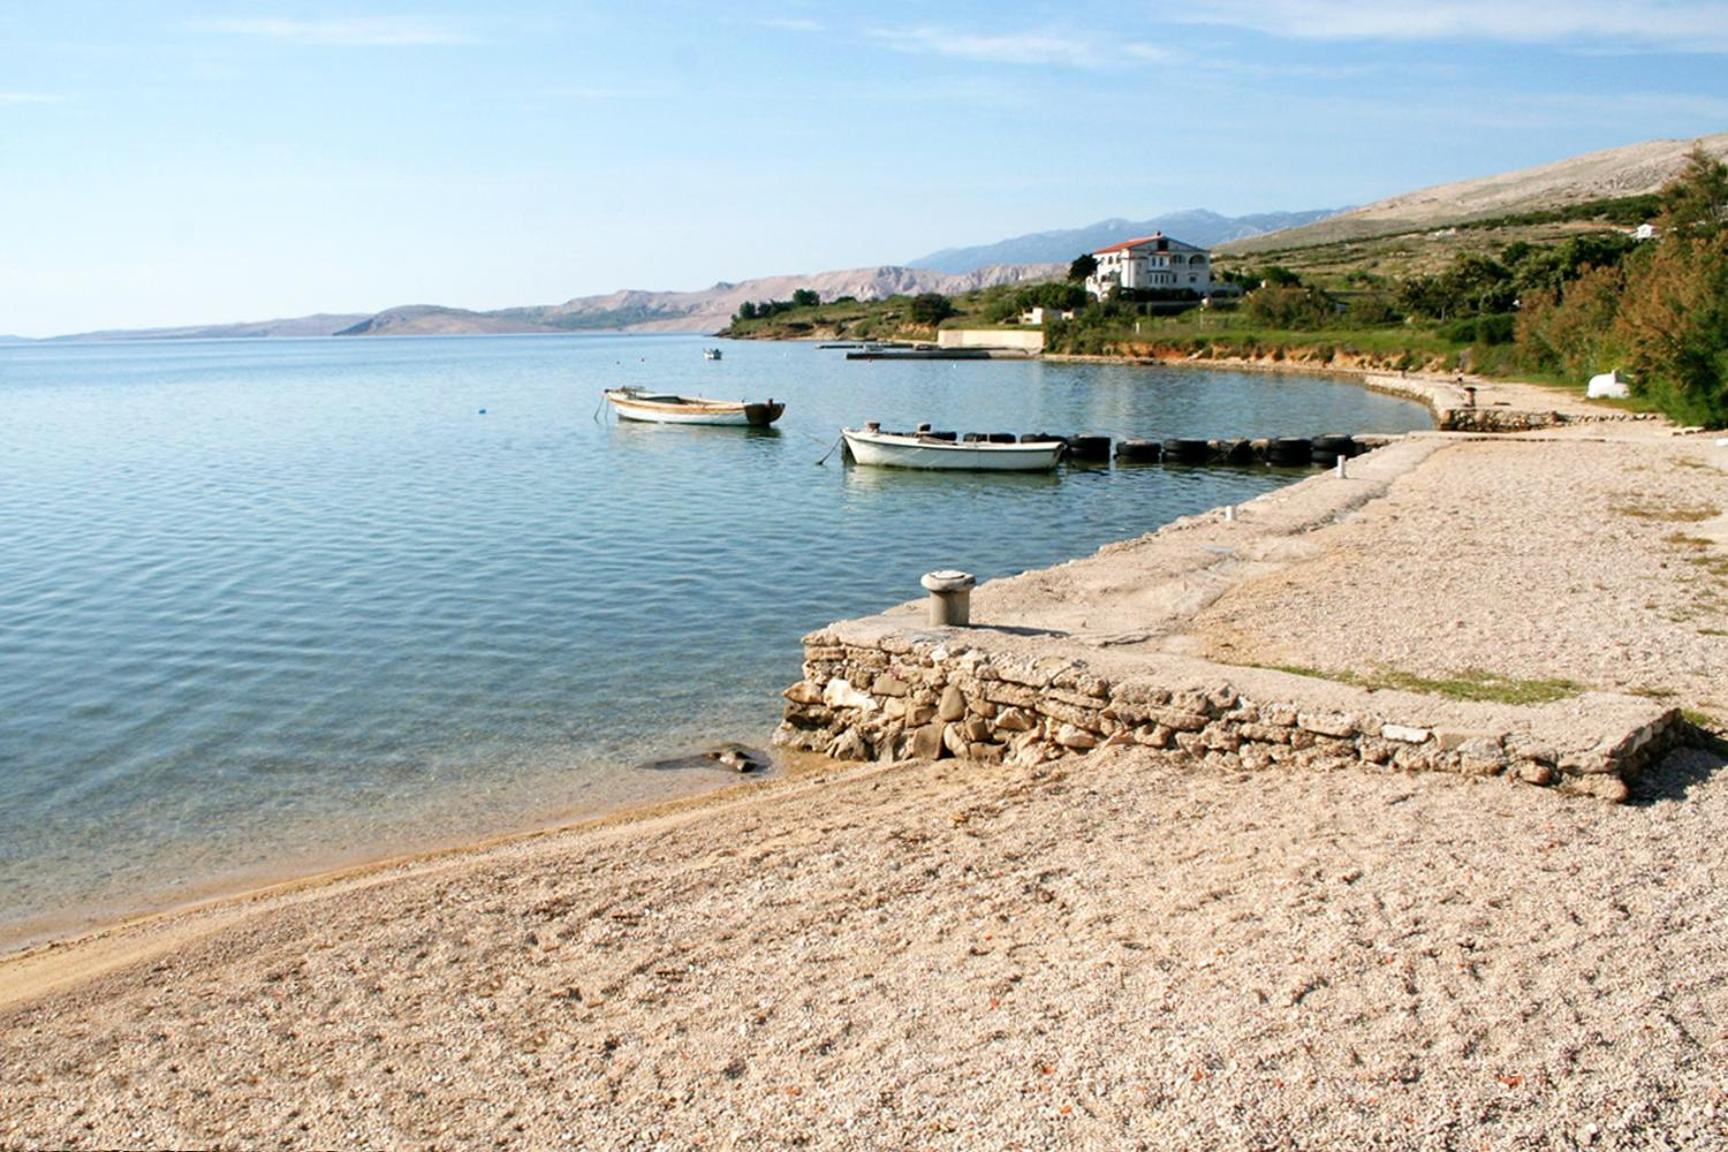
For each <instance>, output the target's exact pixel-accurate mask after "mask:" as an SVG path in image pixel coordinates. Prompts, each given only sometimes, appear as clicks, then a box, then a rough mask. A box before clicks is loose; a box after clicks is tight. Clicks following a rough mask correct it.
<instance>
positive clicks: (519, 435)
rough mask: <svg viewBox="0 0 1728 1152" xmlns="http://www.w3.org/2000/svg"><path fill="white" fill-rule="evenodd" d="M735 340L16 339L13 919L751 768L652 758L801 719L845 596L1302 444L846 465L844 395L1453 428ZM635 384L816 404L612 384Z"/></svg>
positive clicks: (2, 369) (1329, 393) (1013, 426)
mask: <svg viewBox="0 0 1728 1152" xmlns="http://www.w3.org/2000/svg"><path fill="white" fill-rule="evenodd" d="M704 343H711V341H704V340H702V339H699V338H693V337H622V336H590V337H569V338H562V337H523V338H513V337H477V338H427V339H349V340H306V341H272V342H241V341H213V342H198V343H125V344H86V345H49V346H41V345H36V346H13V347H3V348H0V405H3V412H4V415H3V418H0V944H16V943H19V942H22V941H24V940H27V939H30V938H32V937H34V936H39V935H41V934H43V933H46V932H52V931H65V930H68V929H70V928H76V927H79V926H81V925H84V924H88V923H91V922H94V921H97V920H102V919H108V918H113V917H115V916H118V915H123V914H127V913H130V912H135V911H139V910H142V909H146V908H149V907H153V906H159V905H161V904H164V903H168V902H171V901H174V900H177V899H183V898H185V897H188V896H192V895H197V894H201V893H203V892H207V891H211V890H215V889H218V888H221V887H223V886H232V885H236V884H240V883H248V882H252V881H255V880H257V879H261V878H266V877H271V876H280V875H285V874H290V873H293V872H296V871H304V870H307V869H311V868H316V867H321V866H325V865H329V864H335V863H341V862H347V861H352V860H357V859H362V858H367V857H375V856H379V855H382V854H386V853H390V852H394V851H399V850H403V849H407V848H413V847H420V846H429V845H433V844H438V843H444V842H449V841H452V840H456V839H464V838H470V837H474V836H477V835H480V834H485V833H489V832H496V831H503V830H508V829H513V828H519V827H524V826H528V825H531V824H534V823H538V822H543V821H546V820H550V819H557V818H561V817H566V816H570V815H573V814H580V813H590V812H595V811H599V810H602V809H604V808H607V807H611V806H616V805H619V804H622V803H628V802H633V801H639V800H642V799H647V798H654V797H663V796H668V795H673V794H676V793H677V792H678V791H680V790H689V789H694V788H698V787H706V786H711V785H712V784H714V783H716V782H724V780H725V778H724V776H721V775H718V774H708V773H702V772H668V771H652V770H647V769H644V768H642V767H640V766H641V765H642V764H643V763H644V762H648V761H654V760H659V759H663V758H668V757H675V756H678V755H681V754H685V753H689V752H691V751H692V750H695V749H698V748H701V747H702V746H704V745H706V744H707V743H709V742H713V741H718V740H728V739H736V740H742V741H745V742H747V743H751V744H755V745H759V746H760V745H765V744H766V742H767V737H768V734H769V732H770V731H771V729H772V728H773V725H774V723H775V722H776V720H777V719H778V715H779V699H778V692H779V691H780V690H781V689H782V688H784V687H785V686H786V685H787V684H788V683H789V682H790V681H792V680H794V679H796V678H797V675H798V665H799V660H800V652H799V647H798V638H799V636H800V635H801V634H802V633H804V632H805V631H808V630H810V629H812V628H814V627H817V626H820V625H821V624H823V623H825V622H827V621H829V620H832V619H836V618H840V617H844V616H852V615H859V614H864V613H869V612H873V611H877V610H879V609H881V608H883V607H885V606H887V605H889V604H892V603H897V602H899V601H901V600H906V599H911V598H914V597H917V596H919V595H921V594H922V593H921V592H920V590H919V588H918V583H917V582H918V577H919V575H920V574H921V573H923V572H925V571H928V570H930V569H932V568H939V567H962V568H965V569H967V570H970V571H973V572H976V573H977V574H978V575H979V576H980V577H981V578H987V577H991V576H1000V575H1004V574H1008V573H1013V572H1018V571H1021V570H1023V569H1026V568H1032V567H1038V566H1042V565H1047V564H1050V563H1053V562H1056V561H1059V560H1062V559H1066V558H1069V557H1073V556H1078V555H1082V554H1085V553H1088V552H1090V551H1092V550H1093V549H1095V548H1097V547H1098V546H1099V545H1101V544H1103V543H1105V542H1107V541H1110V540H1115V539H1120V538H1123V537H1127V536H1133V535H1136V534H1139V533H1142V532H1146V531H1149V530H1151V529H1154V528H1156V527H1158V526H1159V525H1161V524H1163V523H1165V522H1167V521H1169V520H1171V519H1173V518H1175V517H1177V516H1181V515H1185V514H1188V513H1192V512H1197V511H1200V510H1202V509H1205V508H1209V507H1212V506H1215V505H1218V504H1221V503H1226V502H1239V501H1242V500H1246V499H1249V498H1251V497H1253V496H1254V495H1256V494H1258V493H1261V492H1264V491H1266V490H1268V489H1271V488H1274V487H1276V486H1278V485H1280V484H1284V483H1287V482H1289V481H1290V480H1291V479H1293V478H1294V477H1292V476H1291V475H1289V474H1278V473H1274V472H1271V471H1268V470H1264V469H1261V470H1255V471H1231V470H1222V469H1218V470H1193V471H1185V470H1179V469H1164V468H1160V467H1140V468H1120V469H1112V468H1096V469H1069V470H1066V471H1064V472H1063V473H1060V474H1058V475H1055V476H1049V477H1013V476H1008V477H1003V476H994V477H988V476H973V477H966V476H942V477H932V476H927V475H919V474H911V473H884V472H872V471H869V470H864V469H849V468H846V467H842V466H841V465H840V462H839V458H838V456H836V457H834V458H833V459H831V460H830V461H829V463H828V464H827V465H826V466H824V467H818V466H817V464H816V461H817V459H818V458H819V457H821V456H822V455H823V453H824V452H825V451H827V449H828V447H829V445H830V444H832V442H833V441H834V438H835V435H836V432H837V429H838V428H839V427H840V426H841V425H842V424H847V423H858V422H861V421H864V420H867V419H880V420H882V421H884V422H885V423H887V424H889V425H891V426H893V425H909V424H912V423H915V422H917V421H919V420H931V421H934V422H935V423H936V424H937V425H938V426H939V427H951V428H957V429H961V430H968V429H979V430H1007V431H1017V432H1026V431H1052V432H1075V431H1096V432H1103V433H1109V434H1112V435H1117V436H1120V435H1138V436H1151V437H1165V436H1176V435H1244V436H1247V435H1266V434H1286V435H1288V434H1293V433H1318V432H1324V431H1333V430H1345V431H1369V430H1372V431H1382V432H1394V431H1401V430H1405V429H1410V428H1417V427H1426V426H1428V417H1427V414H1426V413H1425V412H1424V411H1423V410H1422V409H1421V408H1419V407H1417V406H1416V405H1414V404H1410V403H1406V402H1402V401H1398V400H1393V399H1388V398H1385V397H1381V396H1375V395H1371V394H1368V393H1366V392H1363V391H1361V390H1358V389H1356V388H1354V387H1350V386H1347V385H1343V384H1339V383H1334V382H1328V381H1324V380H1316V379H1304V378H1300V377H1295V376H1269V375H1258V374H1256V375H1237V374H1231V373H1221V372H1196V371H1169V370H1149V369H1137V368H1131V367H1126V366H1121V367H1116V366H1096V365H1084V366H1081V365H1056V364H1039V363H940V362H938V363H928V362H926V363H880V362H878V363H848V362H846V361H845V360H844V359H843V358H842V354H840V353H836V352H824V351H820V350H818V349H816V348H814V347H811V346H807V345H781V344H734V345H727V346H726V358H725V359H724V360H723V361H720V362H717V363H710V362H706V361H704V360H703V359H702V357H701V348H702V346H703V344H704ZM616 384H640V385H646V386H651V387H655V388H664V389H668V390H674V391H683V392H700V393H705V394H709V395H715V396H720V397H729V398H735V397H743V396H750V397H762V396H773V397H775V398H776V399H783V400H785V401H787V402H788V404H789V407H788V409H787V413H786V416H785V417H784V419H783V420H782V421H781V423H780V425H779V427H778V428H777V429H776V430H775V431H773V432H770V433H767V434H762V433H756V432H743V431H736V430H725V429H689V428H664V427H655V426H646V425H630V424H618V423H616V422H614V421H612V420H611V419H609V418H608V417H607V416H606V414H604V413H601V414H600V415H601V418H600V419H596V418H595V414H596V406H597V404H598V401H599V393H600V390H601V389H602V388H604V387H608V386H612V385H616Z"/></svg>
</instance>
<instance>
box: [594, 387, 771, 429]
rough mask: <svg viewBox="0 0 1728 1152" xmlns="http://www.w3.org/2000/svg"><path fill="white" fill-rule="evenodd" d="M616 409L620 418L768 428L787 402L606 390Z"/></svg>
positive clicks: (655, 422) (660, 422)
mask: <svg viewBox="0 0 1728 1152" xmlns="http://www.w3.org/2000/svg"><path fill="white" fill-rule="evenodd" d="M606 399H607V401H608V402H609V403H610V404H611V405H612V410H613V411H614V412H616V413H618V418H619V419H620V420H637V421H641V422H642V423H645V424H707V425H714V426H719V427H732V428H766V427H768V426H769V425H770V424H772V423H774V421H776V420H778V419H780V414H781V413H782V412H784V411H786V405H784V404H777V403H774V402H773V401H768V402H766V403H761V404H752V403H746V402H742V401H728V400H707V399H704V398H702V397H700V396H679V397H668V398H658V397H655V398H648V397H643V396H634V395H631V394H629V393H627V392H624V391H623V390H621V389H613V390H611V391H608V392H607V393H606Z"/></svg>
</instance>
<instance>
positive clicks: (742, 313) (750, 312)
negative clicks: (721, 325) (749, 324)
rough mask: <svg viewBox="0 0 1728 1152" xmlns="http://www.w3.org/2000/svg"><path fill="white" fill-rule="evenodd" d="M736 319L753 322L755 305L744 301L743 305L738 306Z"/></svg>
mask: <svg viewBox="0 0 1728 1152" xmlns="http://www.w3.org/2000/svg"><path fill="white" fill-rule="evenodd" d="M737 318H738V319H740V320H754V319H756V305H755V304H753V303H752V302H750V301H749V300H746V301H744V303H742V304H740V305H738V317H737Z"/></svg>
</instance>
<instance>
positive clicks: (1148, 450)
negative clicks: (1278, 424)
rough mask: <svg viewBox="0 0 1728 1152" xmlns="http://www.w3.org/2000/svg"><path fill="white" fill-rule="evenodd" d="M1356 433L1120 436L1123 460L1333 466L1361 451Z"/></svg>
mask: <svg viewBox="0 0 1728 1152" xmlns="http://www.w3.org/2000/svg"><path fill="white" fill-rule="evenodd" d="M1363 450H1364V449H1363V447H1362V445H1360V444H1358V443H1357V442H1356V438H1355V437H1353V436H1312V437H1310V436H1279V437H1276V438H1269V439H1261V440H1199V439H1190V438H1180V439H1173V440H1119V441H1117V443H1116V460H1117V462H1118V463H1121V464H1157V463H1160V462H1162V463H1165V464H1187V465H1203V464H1234V465H1238V466H1244V465H1250V464H1270V465H1272V466H1273V467H1275V468H1306V467H1308V466H1310V465H1319V466H1320V467H1323V468H1330V467H1332V465H1333V464H1335V463H1337V461H1338V459H1339V457H1350V456H1356V455H1359V454H1360V453H1361V452H1362V451H1363Z"/></svg>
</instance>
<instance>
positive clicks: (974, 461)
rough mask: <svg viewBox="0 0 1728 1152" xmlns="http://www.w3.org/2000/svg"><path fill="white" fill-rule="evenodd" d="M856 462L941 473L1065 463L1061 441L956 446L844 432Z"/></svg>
mask: <svg viewBox="0 0 1728 1152" xmlns="http://www.w3.org/2000/svg"><path fill="white" fill-rule="evenodd" d="M841 435H842V436H844V437H845V438H846V448H847V450H848V451H849V452H851V454H852V459H853V461H854V462H855V463H858V464H863V465H867V466H870V467H876V468H917V469H924V470H928V471H937V472H1049V471H1051V470H1052V469H1054V468H1055V467H1056V465H1057V464H1059V463H1061V461H1062V449H1063V447H1064V446H1063V444H1062V443H1061V442H1060V441H1056V442H1053V443H1043V444H985V443H971V444H966V443H958V444H957V443H952V442H950V441H945V440H930V439H920V438H917V437H911V436H883V435H878V434H874V433H869V432H855V431H853V430H852V429H850V428H847V429H843V430H842V431H841Z"/></svg>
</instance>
